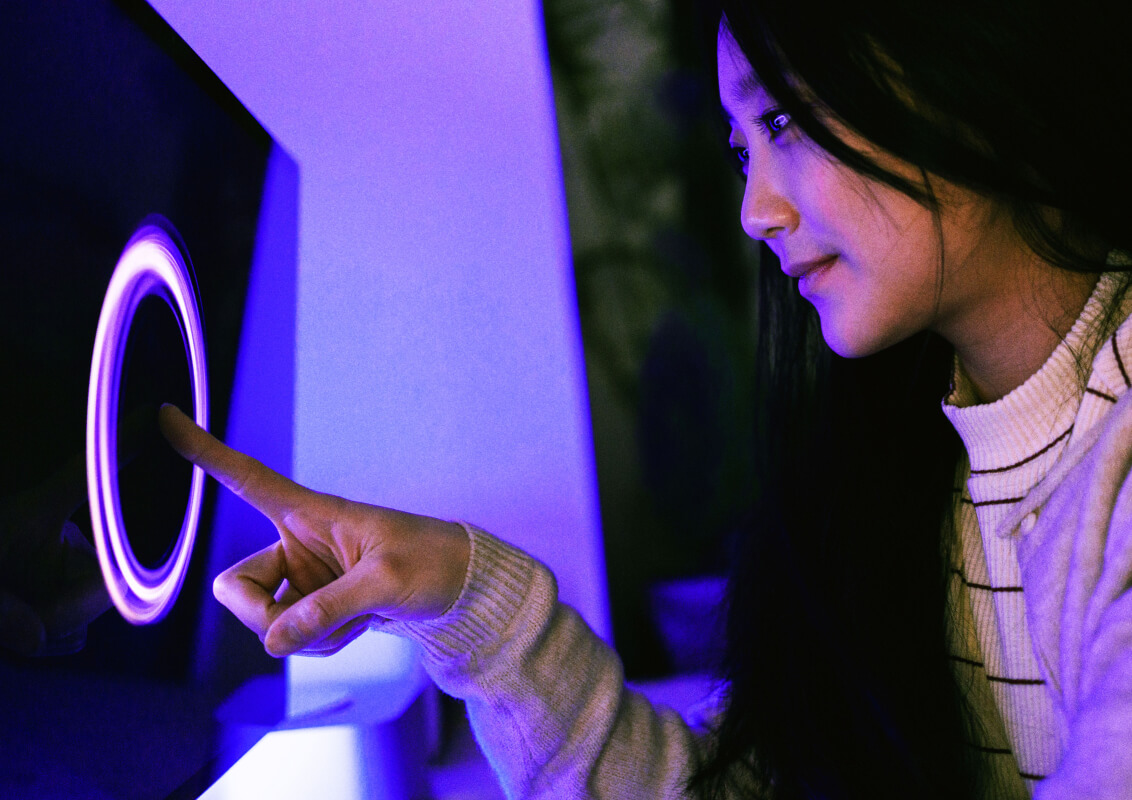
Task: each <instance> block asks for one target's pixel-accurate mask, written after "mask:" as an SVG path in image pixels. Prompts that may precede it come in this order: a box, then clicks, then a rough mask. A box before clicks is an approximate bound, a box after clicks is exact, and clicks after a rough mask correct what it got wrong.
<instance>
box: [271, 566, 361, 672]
mask: <svg viewBox="0 0 1132 800" xmlns="http://www.w3.org/2000/svg"><path fill="white" fill-rule="evenodd" d="M373 589H374V579H373V577H372V576H370V575H367V574H366V572H365V570H362V569H357V568H355V569H352V570H350V571H349V572H347V573H346V574H345V575H343V576H341V577H340V578H337V579H335V580H334V581H332V582H330V583H328V584H326V586H323V587H322V588H321V589H317V590H316V591H314V592H311V593H310V594H308V595H306V596H305V597H303V598H302V599H300V600H298V601H296V602H295V603H294V605H292V606H291V607H290V608H288V609H286V610H285V611H284V612H283V613H281V614H280V615H279V616H278V617H276V618H275V621H274V622H272V623H271V627H269V628H268V630H267V635H266V636H264V640H263V644H264V646H265V647H266V648H267V651H268V652H269V653H271V654H272V655H274V656H287V655H291V654H292V653H295V652H298V651H299V650H303V649H305V648H307V647H310V646H312V645H316V644H318V643H319V642H321V641H322V640H323V639H325V638H326V637H328V636H330V635H331V634H333V633H334V632H335V631H337V630H338V629H339V628H341V627H343V626H344V625H347V624H349V623H350V622H351V621H352V620H354V619H356V618H358V617H361V616H364V615H367V614H368V615H372V614H373V613H375V609H377V608H379V607H380V602H379V601H378V600H377V599H376V598H375V597H374V596H373Z"/></svg>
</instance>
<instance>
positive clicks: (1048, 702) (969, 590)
mask: <svg viewBox="0 0 1132 800" xmlns="http://www.w3.org/2000/svg"><path fill="white" fill-rule="evenodd" d="M1121 280H1122V278H1121V276H1120V275H1118V274H1113V273H1109V274H1105V275H1103V276H1102V277H1101V278H1100V280H1099V281H1098V282H1097V286H1096V288H1095V289H1094V290H1093V293H1092V295H1091V296H1090V298H1089V300H1088V302H1087V303H1086V305H1085V308H1084V310H1083V311H1082V313H1081V315H1080V317H1079V318H1078V319H1077V321H1076V323H1074V325H1073V327H1072V329H1071V330H1070V332H1069V334H1068V335H1067V337H1066V338H1065V340H1064V341H1062V342H1061V344H1060V345H1058V347H1057V348H1056V349H1055V350H1054V352H1053V353H1052V354H1051V355H1050V357H1049V359H1048V360H1047V361H1046V363H1045V364H1044V365H1043V366H1042V368H1041V369H1040V370H1039V371H1038V372H1036V373H1035V374H1034V375H1032V376H1031V377H1030V378H1029V379H1028V380H1027V381H1026V382H1025V383H1023V384H1022V385H1021V386H1019V387H1018V388H1016V389H1015V390H1014V391H1012V392H1010V393H1009V394H1008V395H1006V396H1005V397H1003V398H1001V399H1000V400H998V401H996V402H993V403H986V404H981V405H980V404H976V400H975V395H974V392H973V389H972V387H971V384H970V382H969V380H968V379H967V378H966V376H965V375H964V374H963V370H962V367H961V366H960V365H958V364H957V365H956V369H955V376H954V380H953V387H952V391H951V393H950V394H949V395H948V397H947V398H946V399H945V400H944V403H943V411H944V413H945V414H946V415H947V417H948V419H949V420H950V421H951V423H952V424H953V425H954V426H955V429H956V431H957V432H958V433H959V435H960V437H961V438H962V440H963V444H964V445H965V448H966V451H967V458H966V459H965V460H964V462H963V463H962V464H960V467H959V470H960V474H959V475H958V476H957V477H958V479H959V480H958V481H957V483H956V486H957V489H956V506H955V529H956V534H957V535H958V537H959V546H958V547H957V548H955V557H954V561H953V565H952V566H953V570H952V587H951V602H952V613H953V625H952V643H951V652H952V660H953V662H954V666H955V669H956V672H957V674H958V675H959V677H960V680H961V681H962V682H963V684H965V685H966V686H967V687H968V689H967V691H968V696H969V698H970V701H971V703H972V705H973V707H974V708H975V709H976V714H977V717H978V720H979V722H980V723H981V730H980V731H977V732H976V739H977V741H975V742H972V743H971V744H972V746H975V747H977V748H978V749H980V750H982V751H983V752H984V753H985V754H986V759H987V761H988V765H989V768H990V769H989V771H990V773H991V775H992V785H991V786H990V787H989V788H990V794H991V796H993V797H996V798H1011V799H1013V798H1026V797H1029V796H1030V795H1031V794H1032V793H1033V791H1034V787H1035V786H1036V785H1037V783H1038V782H1039V781H1041V780H1042V779H1043V778H1044V777H1045V776H1047V775H1049V774H1050V773H1052V772H1053V771H1054V770H1055V769H1056V768H1057V765H1058V763H1059V761H1060V757H1061V752H1062V750H1063V748H1064V746H1065V742H1064V741H1063V740H1062V737H1063V736H1064V733H1063V732H1061V731H1059V730H1058V725H1057V721H1056V717H1055V714H1054V706H1053V702H1052V698H1051V696H1050V694H1049V693H1048V692H1047V690H1046V687H1045V685H1044V681H1043V680H1042V677H1041V673H1040V671H1039V668H1038V664H1037V661H1036V659H1035V656H1034V653H1033V648H1032V646H1031V640H1030V632H1029V629H1028V627H1027V621H1026V604H1025V591H1026V587H1025V586H1023V585H1022V580H1021V574H1020V570H1019V566H1018V554H1017V543H1018V539H1017V537H1010V538H1003V537H1000V536H998V535H997V534H996V531H997V529H998V528H999V526H1000V524H1001V523H1002V521H1003V520H1004V519H1006V517H1008V516H1009V515H1010V512H1011V511H1012V510H1013V508H1014V507H1015V505H1016V504H1017V503H1018V502H1019V501H1020V500H1021V499H1022V498H1023V497H1024V496H1025V495H1026V494H1027V492H1029V490H1030V489H1032V488H1033V487H1034V486H1035V485H1036V484H1037V483H1038V482H1040V481H1041V479H1042V478H1043V477H1044V476H1045V475H1046V474H1047V473H1048V472H1049V470H1050V468H1051V467H1052V466H1053V465H1054V463H1055V462H1056V461H1057V460H1058V458H1059V457H1060V456H1061V454H1062V453H1063V452H1064V451H1065V449H1066V447H1067V446H1068V445H1069V443H1070V442H1071V441H1072V440H1073V439H1074V438H1075V437H1079V436H1081V435H1083V434H1084V432H1085V431H1087V430H1088V429H1089V428H1090V427H1092V426H1093V425H1094V424H1096V423H1097V422H1098V421H1099V420H1100V419H1101V418H1102V417H1103V416H1104V415H1105V414H1106V413H1107V412H1108V410H1109V409H1110V408H1111V407H1112V406H1113V404H1114V403H1115V402H1116V399H1117V398H1118V397H1119V396H1120V395H1122V394H1123V393H1124V392H1125V391H1126V390H1127V388H1128V387H1129V385H1130V384H1132V381H1130V380H1129V374H1130V373H1132V320H1129V321H1128V322H1127V323H1122V322H1121V320H1124V319H1125V318H1126V317H1127V316H1128V313H1129V311H1132V305H1130V304H1129V302H1128V300H1127V299H1126V301H1125V303H1124V305H1123V309H1122V312H1121V314H1120V315H1119V316H1118V317H1117V319H1116V322H1117V323H1119V325H1120V327H1119V330H1118V331H1117V332H1116V334H1115V335H1114V336H1106V331H1102V330H1100V323H1101V321H1102V318H1103V313H1104V306H1105V304H1106V303H1107V302H1108V301H1109V300H1110V299H1111V298H1112V296H1113V295H1114V293H1115V292H1116V290H1117V288H1118V286H1119V284H1120V282H1121ZM1129 294H1130V295H1132V292H1130V293H1129ZM1107 333H1111V327H1110V328H1109V330H1108V331H1107ZM1085 376H1088V378H1087V380H1084V378H1085Z"/></svg>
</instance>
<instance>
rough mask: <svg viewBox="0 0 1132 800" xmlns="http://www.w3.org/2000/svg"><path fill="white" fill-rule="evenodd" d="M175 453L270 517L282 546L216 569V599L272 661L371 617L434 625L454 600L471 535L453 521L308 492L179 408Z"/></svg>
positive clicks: (336, 641) (337, 643) (165, 412)
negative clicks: (255, 638) (256, 639)
mask: <svg viewBox="0 0 1132 800" xmlns="http://www.w3.org/2000/svg"><path fill="white" fill-rule="evenodd" d="M159 421H160V424H161V432H162V433H163V434H164V435H165V438H166V439H168V440H169V443H170V444H172V445H173V448H174V449H175V450H177V452H179V453H180V454H181V455H182V456H184V457H185V458H187V459H188V460H189V461H191V462H193V463H194V464H196V465H198V466H200V467H202V468H203V469H204V470H205V471H206V472H207V473H208V474H209V475H212V476H213V477H214V478H216V479H217V480H218V481H220V483H222V484H224V485H225V486H226V487H228V488H229V489H230V490H231V491H232V492H234V493H235V494H236V495H237V496H239V497H241V498H242V499H244V500H245V501H246V502H248V503H250V504H251V505H252V506H254V507H255V508H256V509H258V510H259V511H260V512H261V513H263V515H264V516H266V517H267V518H268V519H270V520H271V521H272V522H273V523H274V524H275V527H276V529H277V530H278V531H279V541H278V542H277V543H275V544H273V545H271V546H270V547H267V548H264V549H263V550H260V551H259V552H258V553H254V554H253V555H251V556H249V557H248V558H246V559H244V560H243V561H241V562H240V563H238V564H236V565H235V566H233V567H231V568H229V569H228V570H226V571H225V572H223V573H221V574H220V575H219V576H218V577H217V578H216V582H215V583H214V584H213V592H214V593H215V595H216V599H217V600H219V601H220V602H221V603H223V604H224V605H225V606H227V607H228V609H229V610H231V612H232V613H233V614H235V615H236V616H237V617H238V618H239V619H240V621H241V622H243V623H244V624H245V625H246V626H248V627H249V628H251V630H252V631H254V632H255V633H256V634H258V635H259V637H260V640H261V641H262V642H263V643H264V646H265V647H266V649H267V651H268V652H269V653H271V654H272V655H275V656H285V655H291V654H293V653H301V654H303V655H320V656H321V655H330V654H332V653H336V652H337V651H339V650H341V649H342V648H343V647H345V646H346V645H347V644H348V643H349V642H351V641H352V640H353V639H354V638H356V637H357V636H358V635H359V634H361V633H362V632H363V631H364V630H366V628H367V627H368V626H369V624H370V622H372V621H373V620H374V619H375V618H378V617H382V618H386V619H397V620H420V619H430V618H433V617H437V616H439V615H441V614H443V613H444V612H445V611H446V610H447V609H448V608H449V607H450V606H451V605H452V604H453V603H454V602H455V601H456V598H457V597H458V596H459V594H460V590H461V588H462V587H463V584H464V575H465V573H466V571H467V567H468V558H469V555H470V546H469V543H468V536H467V533H466V532H465V531H464V529H463V528H462V527H460V526H459V525H456V524H454V523H449V522H442V521H440V520H437V519H432V518H430V517H421V516H416V515H414V514H405V513H402V512H400V511H393V510H390V509H387V508H380V507H378V506H371V505H367V504H365V503H355V502H352V501H350V500H345V499H343V498H341V497H335V496H333V495H328V494H321V493H319V492H314V491H311V490H310V489H307V488H304V487H302V486H300V485H299V484H297V483H295V482H294V481H291V480H289V479H288V478H285V477H283V476H282V475H280V474H279V473H277V472H273V471H272V470H270V469H268V468H267V467H265V466H264V465H263V464H261V463H259V462H258V461H256V460H255V459H253V458H251V457H249V456H246V455H244V454H243V453H239V452H237V451H235V450H233V449H231V448H230V447H228V446H227V445H225V444H223V443H222V442H220V441H219V440H217V439H216V438H215V437H213V436H212V435H210V434H209V433H207V432H206V431H204V430H203V429H201V428H200V427H198V426H197V425H196V424H195V423H194V422H193V421H192V420H191V419H189V418H188V417H187V416H185V415H184V414H183V413H182V412H181V411H179V410H178V409H177V408H175V407H173V406H170V405H166V406H163V407H162V408H161V411H160V412H159Z"/></svg>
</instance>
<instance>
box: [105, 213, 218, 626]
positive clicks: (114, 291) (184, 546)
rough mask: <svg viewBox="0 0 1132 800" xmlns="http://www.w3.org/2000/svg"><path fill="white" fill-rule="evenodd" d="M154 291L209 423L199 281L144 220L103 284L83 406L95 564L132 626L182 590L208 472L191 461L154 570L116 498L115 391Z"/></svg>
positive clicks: (199, 412) (155, 615)
mask: <svg viewBox="0 0 1132 800" xmlns="http://www.w3.org/2000/svg"><path fill="white" fill-rule="evenodd" d="M165 224H168V223H165ZM151 295H153V296H157V297H160V298H162V299H163V300H165V302H166V303H168V305H169V307H170V308H171V309H172V310H173V312H174V314H175V316H176V317H177V323H178V325H179V326H180V328H181V336H182V339H183V340H184V343H185V354H186V356H187V358H188V362H189V376H190V379H191V382H192V392H193V408H194V415H195V418H196V423H197V424H198V425H200V426H201V427H202V428H205V429H207V428H208V370H207V367H206V364H205V358H204V330H203V329H202V326H201V319H200V307H199V305H198V303H197V292H196V282H195V280H194V279H193V275H192V271H191V268H190V267H189V266H187V265H186V263H185V259H184V258H183V257H182V253H181V248H180V247H179V246H178V245H177V244H176V243H175V242H174V241H173V239H172V237H170V235H169V233H167V232H166V230H165V229H164V228H163V227H161V226H160V225H156V224H145V225H143V226H142V227H140V228H139V229H138V230H137V232H136V233H135V234H134V235H133V236H132V237H131V238H130V241H129V242H128V243H127V244H126V248H125V250H123V251H122V256H121V257H120V258H119V259H118V264H117V266H115V267H114V274H113V275H112V276H111V277H110V285H109V286H108V287H107V289H106V297H105V299H104V300H103V302H102V312H101V314H100V315H99V317H98V330H97V333H96V334H95V338H94V355H93V357H92V358H91V364H90V388H89V390H88V392H87V407H86V408H87V410H86V482H87V497H88V499H89V501H90V517H91V522H92V525H93V530H94V544H95V548H96V549H97V551H98V563H99V566H100V567H101V568H102V577H103V579H104V580H105V582H106V588H107V590H108V591H109V593H110V597H111V599H112V600H113V601H114V605H115V606H117V607H118V611H120V612H121V614H122V616H123V617H124V618H125V619H126V620H127V621H129V622H131V623H133V624H135V625H145V624H149V623H152V622H156V621H158V620H159V619H161V618H162V617H164V616H165V614H166V613H168V611H169V609H170V608H171V607H172V605H173V602H174V601H175V600H176V599H177V594H178V593H179V592H180V591H181V584H182V583H184V580H185V573H186V572H187V571H188V568H189V557H190V556H191V555H192V550H193V540H194V539H195V538H196V532H197V525H198V524H199V522H200V512H201V502H202V500H203V497H204V477H205V476H204V470H202V469H201V468H200V467H197V466H194V467H193V477H192V483H191V484H190V486H189V504H188V508H187V509H186V511H185V517H184V522H183V523H182V525H181V533H180V536H179V537H178V539H177V543H176V545H174V547H173V551H172V552H171V553H170V554H169V557H168V558H167V559H166V561H165V563H163V564H161V566H159V567H157V568H156V569H149V568H147V567H145V566H143V565H142V564H141V563H140V562H139V561H138V559H137V557H136V556H135V555H134V552H133V550H132V549H131V547H130V542H129V540H128V539H127V537H126V528H125V525H124V524H123V522H122V507H121V504H120V502H119V498H118V459H117V449H118V448H117V442H118V392H119V386H120V383H121V379H122V365H123V361H124V359H125V354H126V340H127V337H128V335H129V332H130V326H131V324H133V320H134V315H135V313H136V312H137V310H138V306H139V305H141V302H142V300H144V299H145V298H146V297H149V296H151Z"/></svg>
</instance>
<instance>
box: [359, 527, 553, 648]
mask: <svg viewBox="0 0 1132 800" xmlns="http://www.w3.org/2000/svg"><path fill="white" fill-rule="evenodd" d="M460 524H461V525H463V527H464V529H465V530H466V531H467V532H468V537H469V540H470V542H471V557H470V559H469V562H468V573H467V576H466V577H465V579H464V587H463V589H462V590H461V591H460V596H459V597H458V598H457V600H456V602H455V603H454V604H453V605H452V607H451V608H450V609H449V610H448V611H446V612H445V613H444V614H443V615H441V616H439V617H437V618H436V619H432V620H425V621H420V622H395V621H390V622H386V623H383V624H381V625H378V626H375V627H376V628H377V629H378V630H381V631H384V632H387V633H393V634H396V635H398V636H404V637H406V638H409V639H412V640H413V641H415V642H417V643H418V644H419V645H420V646H421V648H422V650H423V651H424V656H425V659H426V660H428V661H432V662H434V663H436V664H442V663H443V662H447V661H452V660H462V659H463V658H466V657H468V656H473V655H475V656H481V657H482V656H486V655H488V654H490V653H492V652H494V651H495V650H497V649H498V648H499V646H500V644H501V643H502V642H503V641H504V640H505V639H506V637H507V631H508V628H509V627H510V625H511V624H512V622H513V621H514V619H515V618H516V616H517V615H518V613H519V611H520V609H521V608H522V606H523V604H524V601H525V600H526V599H527V597H528V594H529V593H530V590H531V587H532V584H533V583H534V581H535V576H536V574H537V573H538V572H539V571H546V567H544V566H543V565H542V564H540V563H539V562H537V561H536V560H535V559H533V558H532V557H531V556H529V555H527V554H526V553H524V552H523V551H522V550H519V549H518V548H516V547H512V546H511V545H509V544H507V543H506V542H503V541H501V540H499V539H497V538H495V537H494V536H492V535H491V534H489V533H487V532H486V531H483V530H480V529H479V528H477V527H475V526H473V525H469V524H467V523H464V522H461V523H460Z"/></svg>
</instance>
